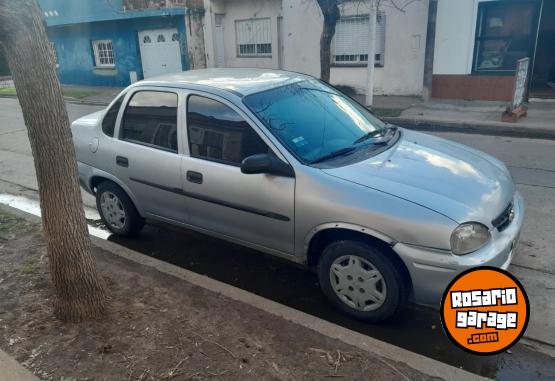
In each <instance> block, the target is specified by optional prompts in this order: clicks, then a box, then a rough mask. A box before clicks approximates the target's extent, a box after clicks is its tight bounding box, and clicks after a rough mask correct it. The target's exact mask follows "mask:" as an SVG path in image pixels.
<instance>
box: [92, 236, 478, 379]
mask: <svg viewBox="0 0 555 381" xmlns="http://www.w3.org/2000/svg"><path fill="white" fill-rule="evenodd" d="M91 241H92V243H93V244H94V245H95V246H97V247H100V248H101V249H104V250H106V251H109V252H110V253H112V254H115V255H117V256H119V257H122V258H125V259H127V260H130V261H132V262H135V263H138V264H141V265H143V266H148V267H151V268H154V269H156V270H158V271H160V272H162V273H165V274H168V275H171V276H174V277H177V278H179V279H182V280H184V281H187V282H189V283H191V284H194V285H196V286H198V287H202V288H204V289H207V290H209V291H212V292H215V293H218V294H221V295H224V296H226V297H228V298H231V299H233V300H236V301H239V302H242V303H245V304H248V305H250V306H253V307H256V308H258V309H261V310H264V311H266V312H268V313H271V314H272V315H275V316H278V317H281V318H283V319H285V320H288V321H290V322H293V323H296V324H298V325H301V326H303V327H305V328H308V329H311V330H313V331H316V332H318V333H320V334H321V335H324V336H327V337H329V338H332V339H336V340H340V341H342V342H344V343H346V344H349V345H352V346H355V347H357V348H359V349H361V350H363V351H365V352H368V353H370V354H372V355H374V356H379V357H384V358H387V359H390V360H393V361H396V362H401V363H404V364H406V365H408V366H410V367H411V368H413V369H415V370H417V371H419V372H421V373H424V374H427V375H429V376H431V377H439V378H442V379H445V380H453V381H457V380H487V378H485V377H482V376H479V375H477V374H474V373H470V372H468V371H466V370H462V369H459V368H456V367H454V366H451V365H448V364H445V363H442V362H440V361H437V360H434V359H431V358H428V357H425V356H422V355H419V354H417V353H414V352H411V351H408V350H406V349H403V348H400V347H397V346H394V345H392V344H389V343H386V342H383V341H380V340H377V339H374V338H372V337H369V336H365V335H363V334H360V333H358V332H355V331H352V330H350V329H347V328H344V327H341V326H339V325H337V324H333V323H330V322H328V321H326V320H323V319H320V318H318V317H315V316H312V315H309V314H306V313H304V312H301V311H299V310H296V309H293V308H290V307H287V306H284V305H282V304H279V303H276V302H274V301H272V300H269V299H266V298H264V297H261V296H258V295H255V294H253V293H250V292H248V291H245V290H242V289H240V288H237V287H234V286H231V285H229V284H226V283H223V282H220V281H217V280H214V279H212V278H209V277H206V276H204V275H200V274H197V273H194V272H192V271H189V270H186V269H183V268H181V267H178V266H175V265H172V264H170V263H167V262H163V261H160V260H158V259H155V258H152V257H149V256H146V255H144V254H141V253H138V252H136V251H133V250H131V249H128V248H126V247H123V246H120V245H117V244H115V243H113V242H110V241H106V240H103V239H100V238H97V237H94V236H91Z"/></svg>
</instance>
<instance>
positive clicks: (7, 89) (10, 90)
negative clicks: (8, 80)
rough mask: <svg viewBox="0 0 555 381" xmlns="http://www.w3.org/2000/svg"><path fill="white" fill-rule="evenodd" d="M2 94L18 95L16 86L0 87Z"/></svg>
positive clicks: (0, 93)
mask: <svg viewBox="0 0 555 381" xmlns="http://www.w3.org/2000/svg"><path fill="white" fill-rule="evenodd" d="M0 95H16V92H15V87H2V88H0Z"/></svg>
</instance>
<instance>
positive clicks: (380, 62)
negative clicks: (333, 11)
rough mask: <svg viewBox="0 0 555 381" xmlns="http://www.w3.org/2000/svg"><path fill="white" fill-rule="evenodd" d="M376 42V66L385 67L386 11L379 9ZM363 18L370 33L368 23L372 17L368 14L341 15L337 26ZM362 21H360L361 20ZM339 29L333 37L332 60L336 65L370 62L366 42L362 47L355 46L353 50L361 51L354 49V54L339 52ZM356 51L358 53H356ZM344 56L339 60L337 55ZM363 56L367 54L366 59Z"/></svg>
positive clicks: (354, 41)
mask: <svg viewBox="0 0 555 381" xmlns="http://www.w3.org/2000/svg"><path fill="white" fill-rule="evenodd" d="M376 19H377V20H376V36H375V38H376V42H375V47H376V50H375V55H376V57H375V61H374V66H376V67H383V66H384V56H385V21H386V17H385V12H384V11H378V14H377V16H376ZM357 20H362V22H363V24H362V25H363V26H365V27H367V29H368V33H370V31H369V29H370V26H369V25H368V23H369V21H370V19H369V15H368V14H360V15H350V16H341V18H340V19H339V20H337V26H339V24H340V23H348V22H350V21H351V22H352V21H355V22H356V21H357ZM359 22H360V21H359ZM336 36H337V30H336V35H335V36H334V38H333V42H332V54H331V62H332V64H333V65H334V66H366V65H367V64H368V53H367V52H368V46H367V45H368V44H366V45H365V46H364V47H362V48H353V50H359V52H355V51H353V54H339V53H342V52H338V50H339V46H338V42H337V38H336ZM349 40H350V41H352V42H353V43H357V42H359V41H358V40H357V39H353V38H350V39H349ZM355 53H356V54H355ZM339 56H342V57H343V58H344V59H341V60H338V59H337V57H339ZM362 56H366V58H365V59H364V58H363V57H362Z"/></svg>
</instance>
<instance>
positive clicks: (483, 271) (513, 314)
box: [441, 267, 530, 355]
mask: <svg viewBox="0 0 555 381" xmlns="http://www.w3.org/2000/svg"><path fill="white" fill-rule="evenodd" d="M529 317H530V306H529V303H528V296H527V295H526V291H524V287H522V284H520V282H519V281H518V280H517V279H516V278H515V277H514V276H513V275H511V274H509V273H508V272H507V271H504V270H501V269H498V268H495V267H477V268H473V269H470V270H467V271H464V272H462V273H461V274H459V275H458V276H457V277H455V279H453V280H452V281H451V283H450V284H449V286H448V287H447V289H446V290H445V293H444V294H443V299H442V301H441V323H442V324H443V329H444V330H445V332H446V333H447V336H449V338H450V339H451V340H452V341H453V342H454V343H455V344H457V345H458V346H459V347H461V348H462V349H464V350H466V351H468V352H471V353H474V354H479V355H493V354H496V353H499V352H502V351H504V350H506V349H508V348H510V347H511V346H512V345H513V344H515V343H516V342H517V341H518V340H519V339H520V337H521V336H522V335H523V334H524V331H526V326H527V325H528V319H529Z"/></svg>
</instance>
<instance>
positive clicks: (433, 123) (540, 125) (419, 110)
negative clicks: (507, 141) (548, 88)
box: [374, 97, 555, 139]
mask: <svg viewBox="0 0 555 381" xmlns="http://www.w3.org/2000/svg"><path fill="white" fill-rule="evenodd" d="M506 106H507V103H506V102H485V101H461V100H439V99H433V100H431V101H429V102H423V101H417V100H415V98H414V97H376V101H375V105H374V108H375V109H376V110H377V111H378V114H383V115H384V119H386V120H387V121H388V122H390V123H395V124H398V125H401V126H404V127H408V128H413V129H422V130H428V131H430V130H431V131H434V130H435V131H453V132H465V133H481V134H491V135H503V136H518V137H527V138H536V139H555V102H532V103H529V104H528V115H527V116H526V117H523V118H521V119H520V120H518V122H516V123H505V122H502V121H501V114H502V113H503V111H504V110H505V108H506ZM384 109H385V110H387V109H402V110H403V111H402V112H401V114H400V115H399V116H394V117H389V116H387V113H385V114H384V113H383V110H384Z"/></svg>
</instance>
